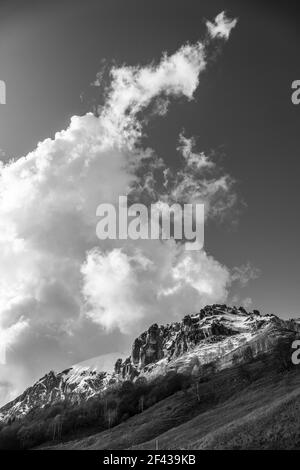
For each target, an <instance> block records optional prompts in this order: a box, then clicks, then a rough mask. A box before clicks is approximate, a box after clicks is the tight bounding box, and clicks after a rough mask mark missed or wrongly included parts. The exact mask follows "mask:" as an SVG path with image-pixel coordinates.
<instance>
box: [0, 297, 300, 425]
mask: <svg viewBox="0 0 300 470" xmlns="http://www.w3.org/2000/svg"><path fill="white" fill-rule="evenodd" d="M298 332H300V325H299V322H297V321H296V320H289V321H284V320H282V319H280V318H278V317H277V316H275V315H261V314H260V313H259V312H258V311H256V310H255V311H253V312H251V313H249V312H247V311H246V310H245V309H244V308H243V307H240V308H236V307H228V306H226V305H211V306H207V307H205V308H203V309H201V310H200V312H199V313H195V314H192V315H187V316H186V317H184V318H183V320H182V321H180V322H175V323H171V324H168V325H161V326H158V325H157V324H154V325H152V326H150V328H149V329H148V330H147V331H145V332H143V333H142V334H141V335H140V336H139V337H138V338H136V339H135V341H134V342H133V345H132V351H131V354H130V356H129V357H127V358H126V359H125V360H122V359H117V360H116V362H115V365H114V367H113V366H112V365H110V364H109V361H106V362H105V361H104V362H103V361H102V362H101V361H100V363H97V364H91V363H88V361H86V363H82V364H78V365H76V366H73V367H70V368H69V369H66V370H64V371H62V372H59V373H56V372H53V371H50V372H49V373H48V374H46V375H45V376H44V377H42V378H41V379H40V380H38V381H37V382H36V383H35V384H34V385H33V386H31V387H29V388H27V389H26V390H25V391H24V392H23V393H22V395H20V396H19V397H17V398H16V399H15V400H13V401H12V402H10V403H8V404H6V405H5V406H3V407H2V408H1V409H0V419H1V420H2V422H4V423H7V422H9V421H12V420H14V419H20V418H22V417H23V416H25V415H26V414H27V413H29V412H30V411H31V410H33V409H36V408H43V407H45V406H46V405H53V404H55V403H58V402H60V401H62V400H67V401H69V402H71V403H80V402H81V401H83V400H87V399H88V398H90V397H93V396H97V394H100V393H101V392H103V391H104V390H106V389H107V388H109V387H111V386H113V385H114V384H116V383H118V382H122V381H127V380H129V381H135V380H136V378H137V377H145V378H146V379H147V381H151V380H153V379H155V378H156V377H158V376H161V377H163V376H165V375H167V374H168V373H169V372H177V373H183V374H192V375H196V374H199V373H200V371H201V369H202V368H203V367H205V366H207V367H211V368H212V369H213V370H224V369H227V368H230V367H232V366H233V365H236V364H242V363H243V362H245V361H247V360H248V359H249V358H256V357H258V356H259V355H262V354H272V351H273V350H274V348H275V347H276V345H277V344H278V342H279V341H283V340H286V341H290V342H291V341H292V340H293V338H294V337H295V335H296V334H297V333H298ZM91 362H93V361H91ZM94 362H95V361H94ZM96 362H97V361H96ZM98 362H99V361H98ZM110 362H111V357H110Z"/></svg>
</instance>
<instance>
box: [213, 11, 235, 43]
mask: <svg viewBox="0 0 300 470" xmlns="http://www.w3.org/2000/svg"><path fill="white" fill-rule="evenodd" d="M236 24H237V19H233V20H231V19H230V18H227V17H226V14H225V12H224V11H222V12H221V13H219V14H218V15H217V16H216V18H215V20H214V22H211V21H207V22H206V27H207V29H208V33H209V35H210V36H211V37H212V38H222V39H226V40H227V39H228V38H229V36H230V33H231V30H232V29H233V28H234V27H235V26H236Z"/></svg>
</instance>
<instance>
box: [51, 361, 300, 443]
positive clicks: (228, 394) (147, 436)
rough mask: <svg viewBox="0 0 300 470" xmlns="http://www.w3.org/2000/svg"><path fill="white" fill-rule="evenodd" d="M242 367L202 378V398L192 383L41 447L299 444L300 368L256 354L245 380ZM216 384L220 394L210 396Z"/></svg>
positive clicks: (200, 391) (246, 367) (248, 366)
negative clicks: (85, 433) (114, 420)
mask: <svg viewBox="0 0 300 470" xmlns="http://www.w3.org/2000/svg"><path fill="white" fill-rule="evenodd" d="M243 368H244V366H243ZM240 369H241V366H234V367H232V368H230V369H226V370H223V371H220V372H218V373H216V374H215V375H214V376H212V378H211V380H210V381H208V382H205V383H202V384H200V389H199V390H198V392H199V394H200V402H199V401H198V399H197V394H196V390H195V387H192V388H190V389H188V390H186V391H184V392H182V391H181V392H178V393H175V394H174V395H172V396H170V397H168V398H166V399H164V400H162V401H160V402H159V403H157V404H155V405H154V406H152V407H151V408H149V409H147V410H145V411H144V412H143V413H140V414H138V415H136V416H133V417H131V418H129V419H128V420H127V421H125V422H123V423H121V424H119V425H118V426H115V427H114V428H112V429H109V430H106V431H103V432H100V433H95V434H94V435H92V436H90V437H86V438H83V439H77V440H73V441H70V442H66V443H61V444H56V445H54V446H53V445H51V446H42V448H49V449H58V450H59V449H61V450H62V449H74V450H85V449H87V450H96V449H137V450H139V449H146V450H151V449H152V450H154V449H157V448H158V449H159V450H165V449H189V450H190V449H217V448H229V449H232V448H241V449H243V448H272V447H275V445H277V446H278V448H297V446H299V447H298V448H300V445H299V435H300V422H299V418H298V416H299V415H298V414H295V412H297V411H298V410H299V407H300V375H299V370H298V369H295V370H291V371H286V372H284V373H278V372H277V371H276V370H274V363H273V362H272V361H270V360H269V361H268V360H267V361H266V360H265V359H264V360H260V359H257V360H255V361H253V362H252V363H251V364H248V365H246V366H245V369H246V370H247V371H248V372H249V376H250V377H249V378H248V379H247V380H245V379H244V378H242V377H241V375H240ZM212 390H214V392H215V400H213V401H212V400H207V392H208V391H212ZM284 436H285V440H284V441H283V440H282V442H281V443H280V442H278V441H280V439H283V438H284ZM288 439H290V440H289V441H288Z"/></svg>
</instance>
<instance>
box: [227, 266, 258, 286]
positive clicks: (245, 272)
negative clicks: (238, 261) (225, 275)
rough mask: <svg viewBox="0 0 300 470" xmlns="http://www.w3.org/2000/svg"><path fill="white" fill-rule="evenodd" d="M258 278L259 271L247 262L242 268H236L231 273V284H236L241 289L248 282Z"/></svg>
mask: <svg viewBox="0 0 300 470" xmlns="http://www.w3.org/2000/svg"><path fill="white" fill-rule="evenodd" d="M259 276H260V270H259V269H258V268H256V267H255V266H252V264H251V263H250V262H249V261H248V263H246V264H244V265H242V266H236V267H234V268H233V270H232V273H231V279H232V281H233V282H237V283H238V284H239V285H240V286H241V287H246V285H247V284H248V283H249V281H252V280H254V279H257V278H258V277H259Z"/></svg>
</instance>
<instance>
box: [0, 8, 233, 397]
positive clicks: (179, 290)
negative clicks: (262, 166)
mask: <svg viewBox="0 0 300 470" xmlns="http://www.w3.org/2000/svg"><path fill="white" fill-rule="evenodd" d="M216 24H217V28H218V30H213V29H212V26H211V24H208V27H209V31H210V34H211V36H212V37H215V36H220V35H221V36H222V37H223V39H225V40H226V39H228V37H229V33H230V30H231V28H232V27H233V26H234V25H235V22H234V21H229V20H228V19H227V18H226V16H225V15H221V16H218V17H217V19H216ZM218 31H219V32H220V34H219V33H218ZM221 33H222V34H221ZM205 67H206V50H205V46H204V45H203V44H202V43H201V42H198V43H196V44H195V45H190V44H187V45H185V46H183V47H182V48H180V49H179V50H178V51H177V52H175V53H174V54H173V55H170V56H168V55H166V54H165V55H164V56H163V58H162V60H161V61H160V63H158V64H157V65H155V64H151V65H149V66H145V67H139V66H137V67H128V66H122V67H119V68H117V67H114V68H113V69H112V71H111V84H110V88H109V90H108V93H107V96H106V102H105V105H104V106H103V107H102V109H101V110H100V113H99V117H95V116H94V115H93V114H91V113H89V114H87V115H85V116H74V117H73V118H72V119H71V122H70V125H69V127H68V128H67V129H66V130H64V131H61V132H58V133H57V134H56V135H55V138H54V139H46V140H45V141H43V142H41V143H39V144H38V146H37V148H36V149H35V150H34V151H33V152H31V153H29V154H28V155H27V156H25V157H22V158H20V159H18V160H16V161H13V162H10V163H8V164H6V165H2V167H1V174H0V339H1V341H2V356H1V357H2V359H3V357H4V352H3V351H4V350H5V348H6V347H8V346H10V347H12V348H15V350H18V351H21V354H20V353H19V362H18V364H17V365H16V364H14V365H11V366H10V361H13V359H12V358H11V357H10V355H9V354H8V355H7V360H8V364H7V365H6V366H2V367H0V374H1V376H0V379H1V380H2V383H4V382H5V384H6V385H5V386H6V387H7V383H8V382H7V377H8V376H9V375H10V376H11V371H12V370H17V369H16V368H17V367H20V364H21V365H22V359H20V357H22V353H24V352H25V354H23V357H24V364H23V369H22V370H23V372H24V375H25V376H26V374H27V377H29V376H30V378H32V377H31V376H32V375H34V374H36V373H39V371H42V370H45V369H46V367H48V364H51V363H53V364H57V363H59V357H60V356H58V354H59V352H61V356H63V355H66V354H69V353H70V354H71V356H70V361H71V360H72V358H73V357H74V358H75V357H76V352H78V351H79V350H80V348H82V344H81V343H82V337H83V334H87V331H90V330H89V328H90V326H89V325H93V324H97V325H100V327H101V328H102V330H103V331H105V332H107V331H108V332H109V331H114V330H116V329H118V330H120V331H121V332H122V333H129V334H134V333H136V332H138V331H139V330H140V328H143V327H145V326H147V325H149V323H151V322H153V321H161V322H162V321H165V320H166V319H168V320H172V318H179V317H181V316H183V315H185V314H186V313H188V312H189V311H194V310H195V309H198V308H200V307H201V306H202V305H204V304H206V303H210V302H217V301H224V300H225V299H226V296H227V289H228V286H229V284H230V281H231V277H230V272H229V270H228V269H227V268H226V267H224V266H222V265H221V264H219V263H218V262H217V261H216V260H214V259H213V258H212V257H211V256H209V255H207V254H206V253H205V251H201V252H193V253H191V252H187V251H185V250H184V247H183V245H180V244H178V243H177V244H176V243H175V242H174V241H165V242H162V241H159V240H152V241H149V240H144V241H141V240H138V241H135V242H134V241H130V240H127V241H118V240H116V241H112V240H108V241H102V242H100V241H99V240H98V239H97V237H96V224H97V217H96V208H97V206H98V205H99V204H100V203H101V202H110V203H113V204H117V201H118V197H119V195H125V194H128V195H129V196H131V197H132V198H133V199H138V198H139V197H142V195H145V193H146V194H147V197H148V202H149V201H153V202H158V201H163V202H166V201H179V202H197V201H200V202H204V203H205V204H206V207H207V216H208V217H210V216H211V217H219V216H220V214H222V213H224V212H225V211H227V210H228V208H230V207H231V205H232V203H233V200H234V192H233V189H232V187H233V180H232V179H231V178H230V177H229V176H228V175H224V174H220V172H219V170H218V169H217V168H216V165H215V164H214V163H213V162H212V160H211V159H210V158H209V157H208V156H206V155H204V154H203V153H197V152H196V151H195V150H194V141H193V139H187V138H185V137H183V136H181V137H180V139H179V140H180V151H181V153H182V162H183V166H182V169H181V170H180V171H178V172H176V173H175V174H174V172H173V171H172V169H168V168H167V167H166V166H165V164H164V163H163V162H162V160H161V159H159V158H158V157H157V156H156V155H155V153H154V151H153V150H151V149H145V148H143V147H142V145H141V143H140V137H141V136H142V126H143V119H142V118H141V117H140V116H141V111H146V110H147V107H148V106H149V105H150V103H151V102H152V101H153V100H157V101H156V108H155V109H156V112H157V113H158V114H162V113H165V112H166V110H167V104H168V100H169V99H170V98H171V97H174V96H175V97H177V96H185V97H186V98H187V99H189V100H190V99H192V98H193V93H194V91H195V90H196V88H197V86H198V84H199V76H200V74H201V72H202V71H203V70H205ZM174 145H176V144H175V143H174ZM157 168H160V170H161V172H162V173H163V175H164V182H163V184H162V185H161V186H159V185H157V182H156V181H155V169H157ZM141 169H144V170H145V171H144V172H142V175H141V171H140V173H139V170H141ZM139 174H140V176H138V175H139ZM101 328H100V330H101ZM100 330H99V331H100ZM83 332H84V333H83ZM102 338H104V337H103V336H102ZM43 342H44V345H45V351H46V352H44V353H42V352H41V347H42V346H41V344H43ZM87 343H88V341H87ZM103 344H105V339H103ZM22 348H23V349H22ZM26 348H27V349H26ZM35 349H36V353H38V354H39V357H40V358H41V362H40V363H39V365H38V366H36V367H35V368H32V370H34V372H30V364H29V363H28V362H26V360H25V356H26V350H30V351H31V354H32V351H35ZM74 351H75V352H74ZM85 351H88V346H86V349H85ZM51 354H53V357H54V356H55V360H54V359H53V361H52V362H51ZM27 356H28V355H27ZM28 357H29V356H28ZM30 357H31V356H30ZM0 359H1V358H0ZM64 360H66V359H64ZM19 376H20V374H19ZM10 380H11V377H10ZM12 381H14V379H12ZM15 386H16V389H15V391H17V390H18V391H20V390H19V388H20V383H19V379H17V378H15ZM0 387H1V383H0Z"/></svg>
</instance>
